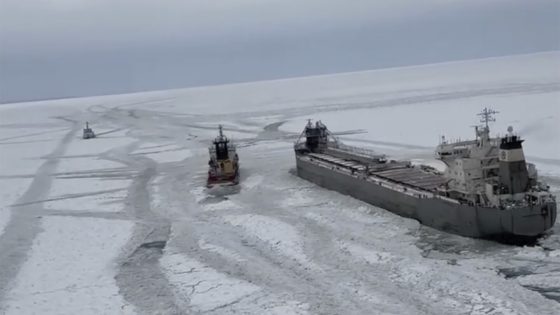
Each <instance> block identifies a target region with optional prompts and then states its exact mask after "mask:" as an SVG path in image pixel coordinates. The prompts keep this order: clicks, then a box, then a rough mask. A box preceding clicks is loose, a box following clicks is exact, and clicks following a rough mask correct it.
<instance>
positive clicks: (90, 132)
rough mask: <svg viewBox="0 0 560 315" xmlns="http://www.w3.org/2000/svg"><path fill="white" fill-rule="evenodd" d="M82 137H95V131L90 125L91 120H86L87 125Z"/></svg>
mask: <svg viewBox="0 0 560 315" xmlns="http://www.w3.org/2000/svg"><path fill="white" fill-rule="evenodd" d="M82 138H84V139H90V138H95V133H94V132H93V129H91V128H90V127H89V122H87V121H86V127H85V128H84V132H83V134H82Z"/></svg>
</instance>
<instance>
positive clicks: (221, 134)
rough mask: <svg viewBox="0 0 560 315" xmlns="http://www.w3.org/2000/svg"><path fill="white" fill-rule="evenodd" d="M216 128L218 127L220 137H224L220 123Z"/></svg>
mask: <svg viewBox="0 0 560 315" xmlns="http://www.w3.org/2000/svg"><path fill="white" fill-rule="evenodd" d="M218 128H219V129H220V138H223V137H224V133H223V131H222V125H219V126H218Z"/></svg>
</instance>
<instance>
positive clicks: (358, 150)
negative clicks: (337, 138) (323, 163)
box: [332, 142, 385, 159]
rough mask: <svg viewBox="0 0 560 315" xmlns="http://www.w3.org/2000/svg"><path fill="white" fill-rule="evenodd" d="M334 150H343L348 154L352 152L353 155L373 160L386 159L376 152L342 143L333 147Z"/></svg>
mask: <svg viewBox="0 0 560 315" xmlns="http://www.w3.org/2000/svg"><path fill="white" fill-rule="evenodd" d="M332 148H333V149H338V150H342V151H346V152H350V153H353V154H358V155H362V156H365V157H370V158H373V159H380V158H385V155H384V154H379V153H376V152H375V151H374V150H370V149H366V148H361V147H355V146H351V145H347V144H344V143H341V142H337V143H336V144H335V145H333V146H332Z"/></svg>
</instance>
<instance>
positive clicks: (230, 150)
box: [206, 125, 239, 188]
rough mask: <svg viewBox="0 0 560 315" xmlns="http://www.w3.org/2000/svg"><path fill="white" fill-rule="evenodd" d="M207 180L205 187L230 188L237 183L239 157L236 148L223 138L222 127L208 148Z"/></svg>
mask: <svg viewBox="0 0 560 315" xmlns="http://www.w3.org/2000/svg"><path fill="white" fill-rule="evenodd" d="M208 153H209V154H210V159H209V160H208V179H207V182H206V186H207V187H209V188H211V187H214V186H230V185H237V184H238V183H239V157H238V156H237V151H236V147H235V145H234V144H233V143H231V142H230V140H229V139H228V138H227V137H226V136H224V133H223V129H222V125H220V126H219V134H218V136H217V137H216V138H215V139H214V141H212V145H210V147H209V148H208Z"/></svg>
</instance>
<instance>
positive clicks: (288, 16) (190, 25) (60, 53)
mask: <svg viewBox="0 0 560 315" xmlns="http://www.w3.org/2000/svg"><path fill="white" fill-rule="evenodd" d="M559 38H560V1H544V0H533V1H521V0H519V1H506V0H493V1H492V0H423V1H414V0H410V1H405V0H392V1H373V0H371V1H365V0H346V1H333V0H308V1H303V0H283V1H279V0H253V1H249V0H229V1H227V0H221V1H220V0H191V1H188V0H159V1H157V0H89V1H88V0H33V1H32V0H0V102H10V101H21V100H31V99H43V98H59V97H69V96H86V95H99V94H112V93H125V92H133V91H142V90H155V89H167V88H178V87H188V86H196V85H209V84H221V83H229V82H241V81H252V80H261V79H274V78H282V77H293V76H301V75H310V74H323V73H333V72H343V71H356V70H366V69H374V68H383V67H391V66H399V65H411V64H421V63H431V62H439V61H448V60H457V59H469V58H479V57H488V56H499V55H508V54H519V53H528V52H536V51H545V50H558V49H560V39H559Z"/></svg>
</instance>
